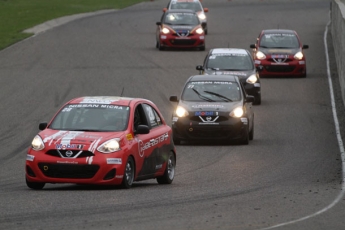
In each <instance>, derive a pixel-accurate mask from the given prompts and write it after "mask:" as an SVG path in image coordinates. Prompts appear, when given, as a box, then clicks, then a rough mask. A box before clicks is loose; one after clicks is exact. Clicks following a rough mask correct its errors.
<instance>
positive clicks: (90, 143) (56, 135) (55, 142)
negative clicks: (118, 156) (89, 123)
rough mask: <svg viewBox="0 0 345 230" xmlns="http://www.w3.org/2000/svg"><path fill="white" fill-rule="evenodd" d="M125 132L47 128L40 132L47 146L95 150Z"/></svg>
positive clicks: (51, 147)
mask: <svg viewBox="0 0 345 230" xmlns="http://www.w3.org/2000/svg"><path fill="white" fill-rule="evenodd" d="M123 135H124V133H123V132H116V133H114V132H84V131H62V130H52V129H45V130H43V131H41V132H40V133H39V136H40V137H41V138H42V140H43V142H44V145H45V147H46V148H50V149H71V150H73V149H79V150H88V151H91V152H94V151H95V150H96V149H97V147H98V146H99V145H100V144H102V143H104V142H105V141H107V140H109V139H113V138H121V137H122V136H123Z"/></svg>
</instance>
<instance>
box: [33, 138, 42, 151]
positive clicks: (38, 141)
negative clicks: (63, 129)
mask: <svg viewBox="0 0 345 230" xmlns="http://www.w3.org/2000/svg"><path fill="white" fill-rule="evenodd" d="M31 148H32V149H33V150H35V151H40V150H42V149H44V143H43V140H42V138H41V137H40V136H39V135H36V136H35V137H34V139H33V140H32V142H31Z"/></svg>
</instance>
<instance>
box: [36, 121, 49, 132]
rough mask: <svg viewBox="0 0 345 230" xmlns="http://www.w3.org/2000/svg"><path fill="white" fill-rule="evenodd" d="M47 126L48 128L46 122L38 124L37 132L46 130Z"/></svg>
mask: <svg viewBox="0 0 345 230" xmlns="http://www.w3.org/2000/svg"><path fill="white" fill-rule="evenodd" d="M47 126H48V123H47V122H42V123H40V124H39V125H38V129H39V130H44V129H46V128H47Z"/></svg>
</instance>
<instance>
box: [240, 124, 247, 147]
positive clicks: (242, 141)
mask: <svg viewBox="0 0 345 230" xmlns="http://www.w3.org/2000/svg"><path fill="white" fill-rule="evenodd" d="M240 143H241V144H242V145H248V144H249V131H248V126H246V127H245V129H244V133H243V138H242V140H241V141H240Z"/></svg>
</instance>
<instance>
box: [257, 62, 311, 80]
mask: <svg viewBox="0 0 345 230" xmlns="http://www.w3.org/2000/svg"><path fill="white" fill-rule="evenodd" d="M255 66H256V67H259V68H260V69H261V71H260V72H259V75H260V77H279V76H283V77H288V76H292V77H293V76H295V77H303V76H306V72H307V67H306V62H305V61H304V60H301V61H297V60H294V61H291V62H288V63H275V62H270V61H267V60H255Z"/></svg>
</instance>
